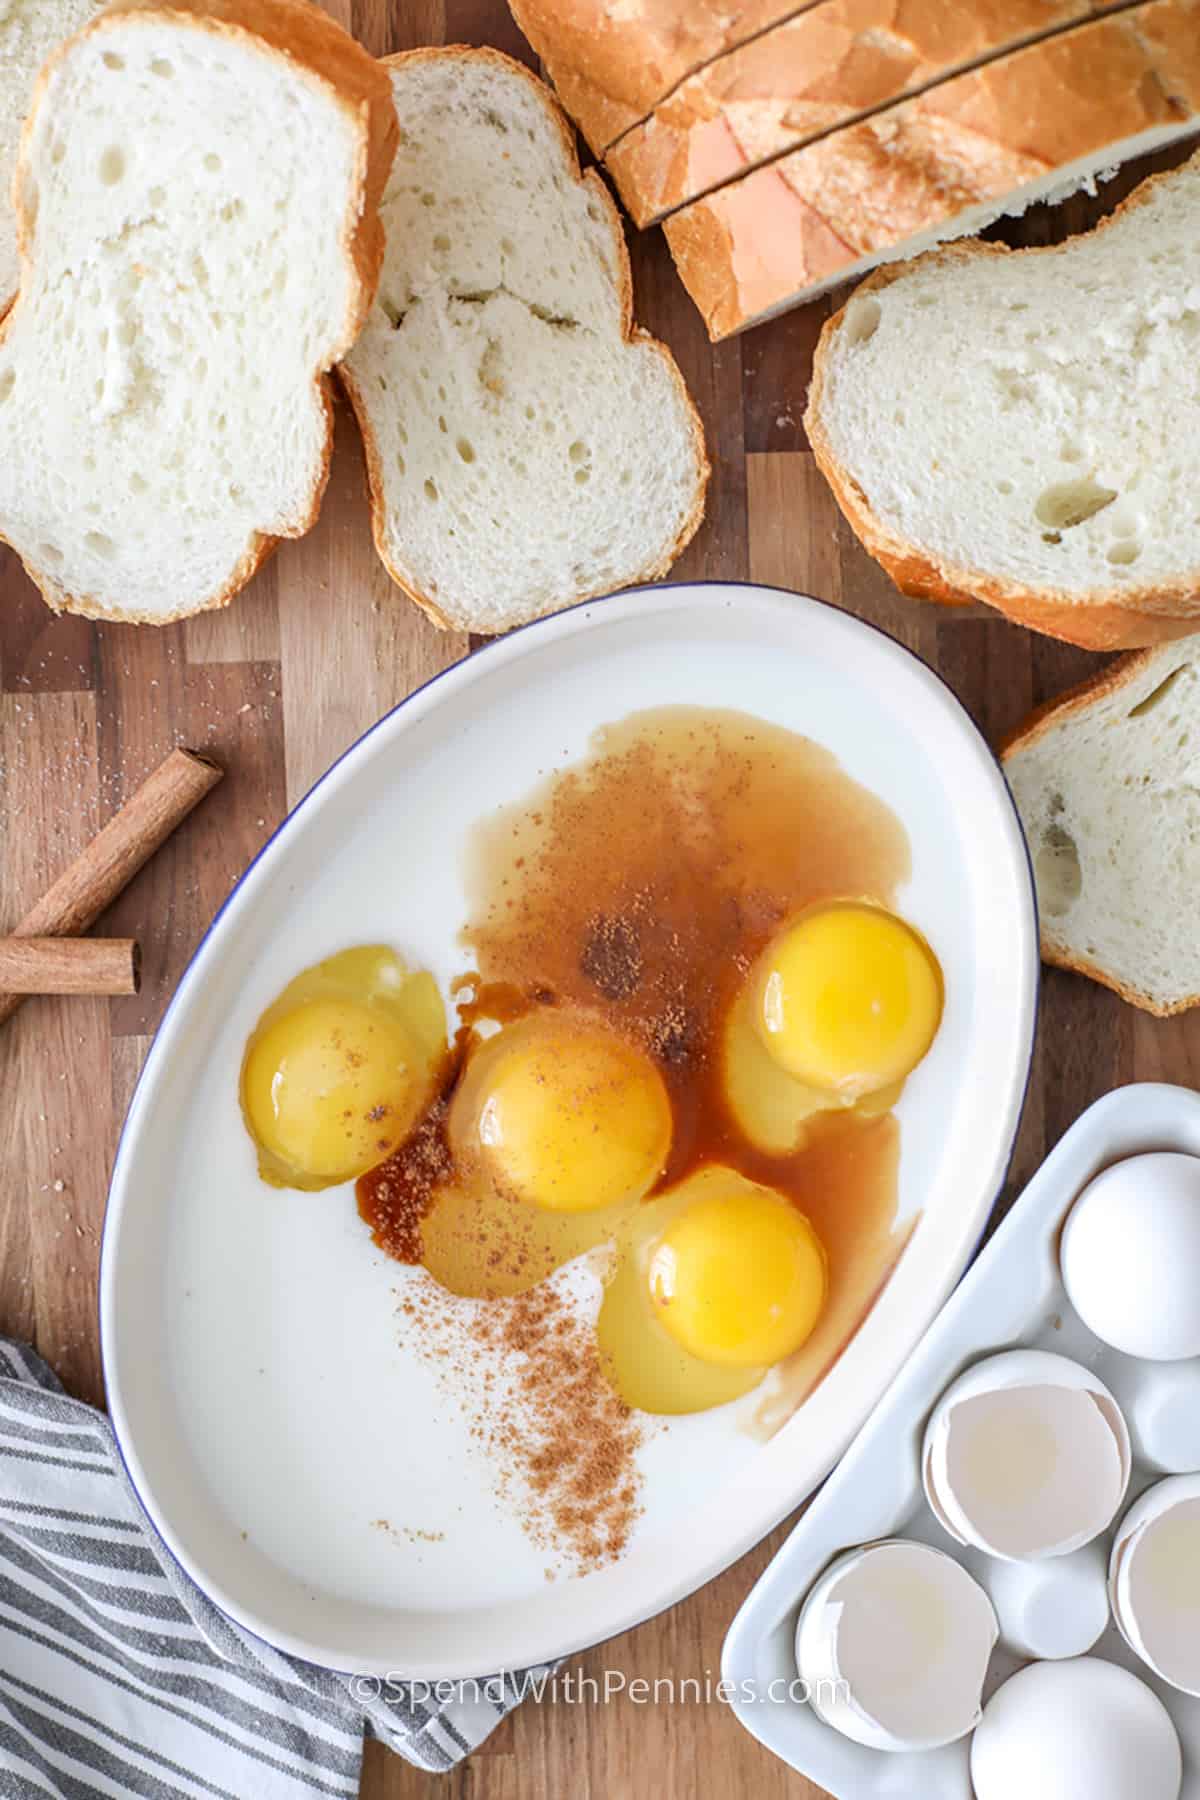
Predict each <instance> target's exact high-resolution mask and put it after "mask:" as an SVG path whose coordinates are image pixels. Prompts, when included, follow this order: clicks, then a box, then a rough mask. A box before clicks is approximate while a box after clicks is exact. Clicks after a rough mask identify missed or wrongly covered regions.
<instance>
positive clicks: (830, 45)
mask: <svg viewBox="0 0 1200 1800" xmlns="http://www.w3.org/2000/svg"><path fill="white" fill-rule="evenodd" d="M1113 3H1114V4H1115V3H1116V0H1113ZM1106 10H1107V7H1106V6H1105V5H1104V4H1103V0H1093V3H1092V4H1089V3H1088V0H976V3H975V4H973V5H970V6H947V5H946V4H945V0H929V3H928V4H918V5H914V4H912V0H824V4H823V5H820V6H814V7H812V8H810V10H809V11H807V12H803V13H800V14H799V15H798V17H796V18H794V19H789V20H788V21H787V22H786V23H785V24H783V25H777V26H776V27H775V28H774V30H772V31H767V32H764V33H763V34H762V35H761V36H760V37H756V38H753V39H752V40H751V42H750V43H748V44H743V45H742V46H741V48H740V49H738V50H732V51H730V53H729V54H728V55H727V56H722V57H719V58H718V59H717V61H716V62H712V63H708V64H706V65H705V67H704V68H702V69H699V70H697V72H696V73H695V74H694V75H692V76H689V78H688V79H687V80H686V81H684V82H682V83H681V84H680V86H679V87H678V88H676V90H675V92H674V93H673V94H672V95H671V96H670V97H669V98H668V99H666V100H664V101H662V102H661V103H660V104H659V106H658V107H657V108H656V109H655V111H654V112H653V113H652V114H651V116H650V117H649V118H648V119H646V120H644V121H643V123H642V124H640V125H638V126H635V128H634V129H633V130H632V131H630V132H627V133H626V135H625V136H624V137H623V138H621V140H620V142H619V143H617V144H614V145H613V147H612V149H611V150H610V151H609V153H608V156H607V158H606V162H607V166H608V169H609V172H610V173H611V175H612V177H613V179H614V181H615V182H616V184H617V186H618V188H619V189H620V192H621V198H622V199H623V200H624V202H625V204H626V206H627V207H628V208H629V210H630V212H631V213H632V215H633V217H634V219H635V220H636V221H637V223H638V224H639V225H651V224H653V223H654V222H655V221H656V220H658V219H661V218H662V217H663V216H664V215H665V214H666V213H669V212H673V211H674V210H675V209H676V208H677V207H679V206H683V205H685V204H686V203H687V202H688V201H689V200H695V199H698V198H700V197H701V196H702V195H704V194H707V193H709V192H711V191H712V189H714V188H718V187H721V186H723V185H724V184H725V183H726V182H728V181H731V180H733V179H735V178H736V177H737V176H739V175H741V174H744V173H745V172H746V171H747V170H749V169H753V168H755V167H757V166H758V165H759V164H761V163H765V162H768V161H770V160H771V159H772V158H774V157H777V156H780V155H782V154H783V153H784V152H785V151H788V150H793V149H798V148H799V147H800V146H801V145H802V144H806V143H809V142H811V141H812V140H813V139H814V138H817V137H820V136H823V135H824V133H825V132H827V131H831V130H833V129H835V128H836V127H838V126H840V125H846V124H849V123H851V122H852V121H853V120H854V119H856V118H861V117H863V116H864V115H866V114H868V113H871V112H874V111H876V110H878V109H879V108H881V107H884V106H887V105H889V104H890V103H891V102H893V101H895V100H899V99H901V98H902V97H903V96H904V95H906V94H909V93H912V92H914V91H915V90H916V89H918V88H922V87H925V86H928V85H930V84H932V83H934V82H937V81H942V80H945V79H946V77H947V76H950V75H953V74H956V73H958V72H959V71H960V70H963V69H968V68H970V67H971V66H972V65H973V64H976V63H978V62H981V61H982V60H983V59H984V58H985V57H990V56H995V55H999V54H1002V53H1003V52H1005V51H1008V50H1012V49H1014V48H1015V47H1016V46H1017V45H1019V44H1024V43H1027V42H1029V41H1030V40H1032V39H1036V38H1040V37H1044V36H1045V35H1046V34H1047V33H1048V32H1052V31H1056V30H1061V29H1064V28H1066V27H1067V26H1070V25H1074V24H1078V23H1079V21H1080V20H1082V19H1086V18H1088V17H1090V16H1091V15H1093V14H1095V13H1097V12H1102V11H1106Z"/></svg>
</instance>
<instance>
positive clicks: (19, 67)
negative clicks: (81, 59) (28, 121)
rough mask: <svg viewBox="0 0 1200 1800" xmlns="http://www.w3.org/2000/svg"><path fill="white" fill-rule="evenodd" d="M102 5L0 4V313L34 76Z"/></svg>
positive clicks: (10, 291)
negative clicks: (15, 173)
mask: <svg viewBox="0 0 1200 1800" xmlns="http://www.w3.org/2000/svg"><path fill="white" fill-rule="evenodd" d="M100 3H101V0H0V313H3V312H4V310H5V308H6V307H7V306H8V304H9V302H10V301H11V299H12V297H13V295H14V294H15V293H16V291H17V225H16V220H15V218H14V216H13V211H12V201H11V194H12V179H13V170H14V168H15V167H16V161H17V142H18V140H19V138H20V136H21V126H22V125H23V124H24V123H25V115H26V113H27V112H28V111H29V102H30V99H31V98H32V95H33V84H34V82H35V81H36V79H37V73H38V70H39V69H40V68H41V66H42V64H43V63H44V62H45V60H46V58H47V57H48V56H49V54H50V52H51V51H52V50H53V49H54V48H55V46H56V45H58V44H61V43H62V42H63V40H64V38H69V37H70V36H71V35H72V33H73V32H76V31H78V30H79V29H80V27H81V26H83V25H86V24H87V22H88V20H89V19H90V18H91V17H92V14H93V13H94V12H96V11H97V10H98V7H99V5H100Z"/></svg>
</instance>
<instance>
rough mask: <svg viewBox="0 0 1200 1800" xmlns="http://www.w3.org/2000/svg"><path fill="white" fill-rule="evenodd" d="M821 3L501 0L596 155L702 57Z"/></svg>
mask: <svg viewBox="0 0 1200 1800" xmlns="http://www.w3.org/2000/svg"><path fill="white" fill-rule="evenodd" d="M820 3H821V0H508V5H509V11H510V12H511V13H512V16H513V18H514V19H515V20H516V22H517V24H518V25H519V26H520V28H521V30H522V31H523V32H524V34H525V36H526V37H527V38H528V39H529V42H530V43H531V44H532V45H533V48H534V49H535V50H536V51H537V54H538V56H539V57H540V58H541V60H542V65H543V67H544V68H545V71H546V74H547V75H548V76H549V78H550V80H551V81H552V82H553V83H554V86H555V89H556V91H557V93H558V97H559V99H560V100H561V101H562V103H563V105H564V106H565V107H566V109H567V111H568V112H569V113H570V115H571V117H572V118H573V119H574V120H575V123H576V124H577V125H578V126H579V129H580V131H582V133H583V135H584V137H585V138H586V139H587V141H588V143H589V145H590V146H591V148H592V150H593V151H594V153H595V154H596V155H597V156H601V155H603V153H604V151H605V150H607V149H608V147H609V145H610V144H612V143H615V141H616V140H617V138H619V137H620V135H621V133H622V132H623V131H628V130H629V128H630V126H631V125H636V124H638V122H639V121H640V120H642V119H644V118H645V117H646V115H647V114H648V113H649V112H650V111H651V109H652V108H653V107H654V106H656V105H657V103H658V102H659V101H660V100H661V99H663V97H664V96H665V95H667V94H669V93H670V92H671V90H672V88H674V87H675V85H676V83H678V82H680V81H682V80H683V79H684V78H685V77H686V76H688V75H690V74H691V73H692V72H693V70H695V69H698V68H699V67H700V66H701V64H703V63H706V62H708V61H709V59H710V58H712V57H714V56H720V55H721V54H722V52H723V51H726V50H729V49H732V48H733V47H734V46H735V45H737V44H742V43H745V41H746V39H747V38H751V37H753V36H754V35H755V33H756V32H759V31H765V30H766V29H767V27H768V26H771V25H776V24H778V22H779V21H780V20H781V19H786V18H788V17H790V16H791V14H793V13H799V12H805V11H807V10H808V8H809V7H811V6H815V5H818V4H820ZM938 3H939V0H933V4H938Z"/></svg>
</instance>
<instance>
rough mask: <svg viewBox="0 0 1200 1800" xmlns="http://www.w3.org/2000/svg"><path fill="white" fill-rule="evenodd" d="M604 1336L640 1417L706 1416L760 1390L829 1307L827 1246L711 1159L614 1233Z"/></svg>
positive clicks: (789, 1208) (615, 1379)
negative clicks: (709, 1410) (714, 1408)
mask: <svg viewBox="0 0 1200 1800" xmlns="http://www.w3.org/2000/svg"><path fill="white" fill-rule="evenodd" d="M615 1239H616V1255H615V1259H614V1270H613V1273H612V1275H611V1277H610V1279H609V1281H608V1284H607V1286H606V1288H605V1291H604V1300H603V1303H602V1305H601V1308H600V1317H599V1321H598V1323H597V1328H596V1329H597V1337H598V1339H599V1343H600V1350H601V1354H602V1356H603V1358H604V1363H605V1366H606V1368H607V1371H608V1374H609V1378H610V1380H611V1381H612V1384H613V1386H614V1387H615V1388H616V1389H617V1392H618V1393H619V1394H620V1395H621V1397H622V1399H623V1400H625V1401H626V1403H627V1404H628V1405H630V1406H633V1407H637V1408H638V1409H639V1411H641V1412H648V1413H687V1412H703V1411H705V1410H706V1409H707V1408H708V1407H710V1406H720V1405H723V1404H724V1403H725V1402H726V1401H728V1400H734V1399H737V1398H738V1396H739V1395H741V1394H745V1393H748V1392H749V1391H750V1389H751V1388H754V1387H757V1386H758V1384H759V1382H760V1381H761V1380H762V1378H763V1376H764V1375H765V1374H766V1372H767V1370H768V1369H769V1368H771V1367H772V1366H773V1365H775V1364H776V1363H778V1362H781V1361H782V1360H783V1359H784V1358H785V1357H787V1356H790V1355H791V1354H792V1353H793V1352H794V1351H796V1350H798V1349H799V1348H800V1346H801V1345H802V1344H804V1342H805V1341H806V1340H807V1339H808V1337H809V1335H810V1333H811V1332H812V1331H813V1329H814V1327H815V1326H816V1324H817V1321H818V1320H819V1319H820V1318H821V1315H822V1312H823V1309H824V1307H825V1300H826V1293H827V1275H826V1258H825V1252H824V1249H823V1247H822V1245H821V1242H820V1240H819V1239H818V1237H817V1234H816V1232H815V1231H814V1230H813V1228H812V1225H811V1224H810V1223H809V1221H808V1220H807V1219H806V1218H805V1216H804V1214H803V1213H802V1212H801V1211H800V1210H799V1209H798V1208H797V1207H796V1206H795V1205H794V1204H793V1203H792V1202H791V1201H790V1200H788V1199H786V1198H785V1197H784V1196H783V1195H781V1194H778V1193H775V1192H774V1191H773V1190H771V1189H770V1188H766V1187H763V1186H761V1185H760V1184H759V1183H758V1182H755V1181H750V1180H748V1179H747V1177H746V1176H744V1175H741V1174H739V1173H738V1171H737V1170H735V1169H730V1168H725V1167H722V1166H721V1165H719V1164H712V1163H710V1164H707V1165H706V1166H705V1167H704V1168H701V1169H698V1170H696V1171H695V1173H694V1174H692V1175H689V1176H688V1177H687V1178H686V1179H685V1180H683V1181H681V1182H679V1183H677V1184H676V1185H675V1186H673V1187H669V1188H666V1189H664V1190H663V1191H662V1192H661V1193H659V1194H656V1195H654V1196H653V1198H652V1199H649V1200H646V1201H644V1202H643V1203H642V1204H641V1205H640V1206H638V1207H635V1208H634V1209H633V1210H632V1211H631V1212H630V1213H629V1214H628V1215H627V1216H626V1218H625V1219H623V1220H622V1221H620V1222H619V1223H618V1225H617V1228H616V1231H615Z"/></svg>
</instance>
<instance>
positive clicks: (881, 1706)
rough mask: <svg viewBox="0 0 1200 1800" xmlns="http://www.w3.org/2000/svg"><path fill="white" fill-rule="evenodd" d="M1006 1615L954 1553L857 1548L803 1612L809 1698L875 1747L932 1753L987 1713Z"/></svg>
mask: <svg viewBox="0 0 1200 1800" xmlns="http://www.w3.org/2000/svg"><path fill="white" fill-rule="evenodd" d="M995 1643H996V1615H995V1613H994V1612H993V1610H992V1605H991V1602H990V1600H989V1599H988V1597H987V1595H986V1594H985V1593H984V1591H983V1589H982V1588H981V1587H980V1586H979V1584H978V1582H976V1581H975V1579H974V1577H973V1576H971V1575H969V1574H968V1573H967V1571H966V1570H965V1569H964V1568H962V1567H961V1566H960V1564H958V1563H956V1562H955V1561H954V1559H953V1557H950V1556H947V1555H946V1554H945V1552H944V1551H941V1550H934V1549H932V1548H930V1546H929V1545H927V1544H916V1543H910V1542H908V1541H907V1540H904V1539H899V1538H895V1539H886V1540H884V1541H883V1542H881V1543H878V1544H867V1545H865V1546H864V1547H863V1548H862V1549H859V1550H848V1551H846V1553H845V1554H844V1555H842V1556H839V1557H838V1558H837V1560H836V1561H835V1562H834V1563H832V1564H831V1565H830V1566H829V1568H828V1569H826V1571H825V1573H824V1575H822V1577H821V1579H820V1580H819V1581H818V1582H817V1584H816V1586H815V1587H814V1588H813V1589H812V1590H811V1592H810V1593H809V1595H808V1598H807V1599H806V1600H805V1602H804V1606H803V1608H802V1609H801V1613H800V1621H799V1624H798V1625H797V1627H796V1666H797V1668H798V1669H799V1672H800V1674H801V1676H802V1677H803V1679H804V1681H805V1682H806V1683H807V1686H808V1704H809V1706H810V1707H811V1708H812V1710H813V1712H814V1713H816V1714H817V1716H818V1718H821V1719H823V1720H824V1721H825V1723H826V1724H827V1725H832V1726H833V1727H834V1729H835V1730H837V1731H840V1732H841V1733H842V1735H843V1736H844V1737H849V1738H853V1739H854V1741H855V1742H856V1743H859V1744H868V1745H869V1746H870V1747H871V1748H872V1749H874V1750H930V1749H934V1748H936V1747H937V1746H939V1745H942V1744H949V1743H953V1742H954V1741H955V1739H957V1738H961V1737H964V1736H965V1735H966V1733H967V1732H968V1731H970V1730H971V1728H972V1726H974V1725H975V1723H976V1722H977V1720H978V1719H979V1715H980V1709H981V1705H982V1699H983V1682H984V1676H985V1675H986V1673H987V1666H988V1661H989V1658H990V1657H991V1654H992V1650H993V1648H994V1647H995Z"/></svg>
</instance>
